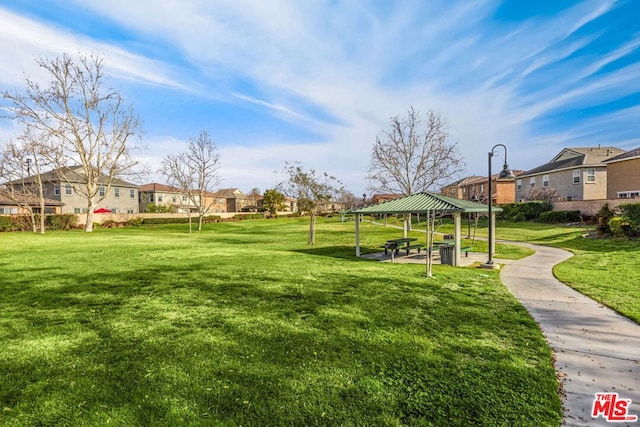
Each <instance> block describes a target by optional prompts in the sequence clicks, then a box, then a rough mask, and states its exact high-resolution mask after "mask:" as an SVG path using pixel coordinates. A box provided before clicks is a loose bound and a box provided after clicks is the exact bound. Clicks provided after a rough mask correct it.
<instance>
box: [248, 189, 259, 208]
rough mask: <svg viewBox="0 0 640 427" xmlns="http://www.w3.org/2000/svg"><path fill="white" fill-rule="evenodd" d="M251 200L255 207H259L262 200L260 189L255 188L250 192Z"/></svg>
mask: <svg viewBox="0 0 640 427" xmlns="http://www.w3.org/2000/svg"><path fill="white" fill-rule="evenodd" d="M248 195H249V200H251V204H252V205H253V206H255V207H257V206H258V199H259V198H260V196H261V194H260V189H259V188H258V187H254V188H252V189H251V191H250V192H249V194H248Z"/></svg>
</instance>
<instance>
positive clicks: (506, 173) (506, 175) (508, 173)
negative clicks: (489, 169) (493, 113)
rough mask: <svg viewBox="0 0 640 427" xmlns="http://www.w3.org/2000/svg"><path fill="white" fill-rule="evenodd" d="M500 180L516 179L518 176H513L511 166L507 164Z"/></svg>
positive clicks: (501, 172)
mask: <svg viewBox="0 0 640 427" xmlns="http://www.w3.org/2000/svg"><path fill="white" fill-rule="evenodd" d="M498 179H516V176H515V175H514V174H513V172H512V171H511V169H509V165H508V164H506V163H505V164H504V166H503V167H502V171H500V176H499V177H498Z"/></svg>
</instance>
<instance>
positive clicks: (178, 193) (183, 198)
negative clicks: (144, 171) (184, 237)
mask: <svg viewBox="0 0 640 427" xmlns="http://www.w3.org/2000/svg"><path fill="white" fill-rule="evenodd" d="M138 192H139V194H140V196H139V210H140V212H146V211H147V207H148V206H149V205H151V204H153V205H156V206H162V207H164V208H167V209H168V210H171V211H175V212H176V213H185V212H189V211H191V212H195V211H197V210H198V207H197V206H196V205H195V204H194V203H193V202H192V201H191V198H190V197H189V195H188V193H187V192H185V191H183V190H181V189H180V188H177V187H172V186H170V185H165V184H159V183H157V182H152V183H149V184H144V185H141V186H140V187H139V188H138Z"/></svg>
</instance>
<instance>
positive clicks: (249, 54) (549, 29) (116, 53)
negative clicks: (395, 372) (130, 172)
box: [0, 0, 640, 189]
mask: <svg viewBox="0 0 640 427" xmlns="http://www.w3.org/2000/svg"><path fill="white" fill-rule="evenodd" d="M73 1H75V3H76V5H77V7H78V8H80V9H82V10H84V11H90V12H91V13H93V14H95V15H96V16H97V17H98V18H97V19H105V20H107V21H108V22H111V23H113V24H114V26H120V27H122V28H126V29H127V31H128V32H129V34H131V35H132V36H135V37H136V43H131V44H129V45H127V46H123V45H118V44H114V43H112V44H108V43H106V42H103V41H100V40H95V39H93V38H91V37H89V36H85V35H82V34H77V33H74V32H71V31H69V30H67V29H65V28H63V27H60V26H58V25H56V24H52V23H50V22H45V21H36V20H35V18H25V17H21V16H19V15H16V14H15V13H13V12H11V11H9V10H8V9H2V8H0V22H2V23H4V22H8V23H11V25H9V24H8V25H7V26H0V47H2V48H3V49H4V50H5V51H7V52H9V55H10V56H11V57H10V59H11V60H12V61H15V64H16V66H15V67H13V68H12V69H9V67H7V66H4V67H2V69H1V70H0V71H3V73H0V76H2V77H0V82H2V84H7V83H11V84H14V83H15V82H17V81H18V80H20V79H19V77H20V78H21V76H18V75H17V71H16V70H20V71H22V70H32V69H33V68H32V65H29V64H30V63H31V62H32V56H33V54H40V53H41V52H45V53H51V54H56V53H57V52H61V51H70V52H75V51H77V50H79V49H80V50H92V51H99V52H106V55H107V56H108V58H107V59H108V61H107V62H108V64H109V66H110V67H111V68H113V69H114V70H115V71H116V72H117V75H118V77H121V78H125V79H127V80H129V81H132V82H141V83H142V84H144V85H158V86H166V87H169V88H171V89H172V90H175V91H178V92H181V93H184V94H185V96H188V97H194V98H198V99H200V100H203V99H204V100H206V99H208V100H210V101H212V102H218V103H220V102H222V103H223V104H224V103H228V105H233V106H246V108H251V109H259V110H260V111H263V112H265V113H266V114H268V115H271V116H273V117H275V119H276V120H277V121H281V122H282V123H283V124H286V125H287V126H290V127H294V128H299V129H302V130H304V131H305V132H307V133H308V134H310V135H314V138H313V140H311V141H304V140H291V138H296V137H289V136H282V137H277V136H275V135H276V134H277V132H274V133H272V134H271V135H269V136H268V138H265V136H264V135H260V134H259V133H257V132H256V134H254V135H252V134H251V129H246V128H244V129H242V137H240V136H238V137H237V138H234V137H233V130H230V131H228V132H227V135H229V136H228V138H227V139H226V140H225V141H223V143H222V144H221V150H222V151H223V158H224V157H226V158H228V159H237V158H241V159H242V162H236V163H229V164H228V165H227V166H225V168H224V173H225V174H226V176H228V179H227V182H228V183H229V185H230V186H232V185H238V186H243V183H244V182H247V184H246V185H245V187H246V186H250V184H249V181H250V180H258V181H264V182H269V179H271V178H270V176H271V174H272V172H273V170H274V169H277V168H280V167H281V166H282V162H283V161H284V160H300V161H303V162H308V164H309V166H310V167H315V168H318V169H325V170H328V171H329V172H331V173H333V174H336V175H339V176H340V175H342V176H346V177H349V179H350V180H351V182H350V184H351V186H352V187H354V189H357V188H360V189H363V188H364V186H365V185H366V184H365V183H364V182H363V177H364V175H366V170H367V165H368V161H369V153H370V148H371V145H372V143H373V141H374V140H375V136H376V134H377V133H378V132H379V131H380V130H381V129H382V128H385V127H386V126H387V124H388V120H389V117H391V116H393V115H396V114H404V113H405V112H406V110H407V108H408V107H409V106H415V107H416V108H418V109H419V110H422V111H425V110H427V109H434V110H436V111H440V112H442V113H443V115H444V116H445V117H447V118H448V120H449V122H450V124H451V135H452V138H453V139H454V140H457V141H459V145H460V148H461V151H462V152H463V153H464V154H465V157H466V158H467V164H468V168H467V171H466V172H468V173H479V172H481V171H482V170H483V169H484V168H485V167H486V165H485V163H484V161H481V162H478V159H484V158H485V157H486V152H487V151H488V149H489V147H491V146H492V145H494V144H496V143H507V144H509V145H510V146H512V147H513V149H512V151H513V153H512V154H511V155H510V157H511V160H510V161H511V163H512V166H513V167H515V168H519V169H526V168H529V167H533V166H536V165H537V164H539V163H542V162H546V161H548V157H550V155H551V154H550V150H551V151H554V150H556V149H558V150H559V149H560V148H561V147H562V146H563V144H572V145H576V144H577V145H589V144H590V143H592V142H593V143H595V142H596V141H600V139H602V131H599V129H605V128H606V127H607V123H610V122H611V121H613V122H615V123H616V125H617V126H618V127H619V128H621V129H623V130H624V129H628V128H629V127H630V126H631V125H632V123H637V116H634V114H637V110H636V109H633V108H632V109H628V111H627V110H622V111H619V112H617V113H611V114H609V115H607V114H603V115H601V116H600V117H599V118H597V119H595V120H590V121H589V122H587V121H582V122H581V121H576V122H575V123H573V124H572V125H571V127H568V125H567V124H566V123H555V124H554V126H555V127H554V126H551V125H548V126H549V129H541V128H536V126H538V125H539V121H540V120H541V119H543V118H549V117H550V116H553V114H556V113H557V112H558V111H565V110H571V109H580V108H584V107H588V106H595V105H599V104H603V103H610V102H612V101H615V100H616V99H617V98H619V97H623V96H625V94H629V93H634V92H638V91H639V90H640V87H639V86H640V66H638V65H637V64H630V65H626V66H619V67H613V69H611V70H609V71H607V72H603V71H604V70H605V69H607V68H610V67H612V65H615V63H616V62H617V61H619V60H621V59H624V58H626V57H628V56H629V55H633V54H634V53H636V52H637V50H638V48H639V47H640V39H639V38H638V36H637V34H633V33H632V32H630V34H629V35H628V37H627V39H626V40H622V41H621V42H620V43H618V44H617V45H613V46H612V47H611V48H610V49H609V50H607V51H600V52H591V53H589V54H586V53H585V52H589V48H590V46H591V45H592V44H594V43H596V42H598V41H599V40H600V38H601V37H603V34H604V32H605V31H606V27H605V26H603V25H602V24H601V22H604V21H603V19H605V18H606V17H607V15H608V14H609V13H611V12H612V11H614V10H616V8H618V7H622V6H624V4H623V3H619V2H617V1H614V0H587V1H583V2H579V3H577V4H575V5H573V6H571V7H565V8H564V9H563V10H562V11H559V12H558V13H556V14H553V15H547V16H544V17H542V16H540V17H532V18H530V19H527V20H523V21H519V22H502V21H497V20H495V19H494V13H495V12H496V10H497V9H498V8H499V6H500V5H501V2H500V1H498V0H485V1H474V2H469V1H456V2H450V1H429V2H424V1H407V2H402V3H396V2H388V3H387V2H381V3H376V4H375V5H374V3H369V2H367V1H344V2H333V1H329V0H317V1H313V2H301V1H294V0H270V1H268V2H261V1H252V0H215V1H206V2H205V1H198V0H180V1H177V0H176V1H165V2H163V3H162V7H159V6H158V5H157V4H156V3H154V2H131V1H130V0H110V1H102V2H86V1H82V0H73ZM374 6H375V7H374ZM376 7H377V8H380V9H376ZM382 9H383V10H382ZM16 43H17V44H16ZM145 45H147V46H149V45H154V46H156V45H157V46H166V47H167V49H166V50H167V51H169V52H170V53H167V54H166V55H163V49H162V48H157V46H156V49H146V50H145V49H138V50H137V51H136V50H134V49H135V46H145ZM9 46H19V47H18V48H13V47H12V48H10V49H9ZM151 51H152V52H153V55H154V56H153V57H151V56H149V55H151V54H150V53H148V52H151ZM176 57H177V59H179V63H180V66H179V67H178V66H174V65H171V64H170V63H171V61H173V60H175V59H176ZM634 119H635V122H634ZM552 122H553V120H548V121H547V123H552ZM636 126H637V125H636ZM247 134H249V138H251V139H253V140H259V141H261V143H260V144H255V145H250V144H246V143H244V141H243V138H247ZM616 135H617V138H618V139H617V140H615V141H612V143H616V142H619V143H620V144H630V141H634V138H633V137H630V136H629V135H628V134H625V133H624V132H623V131H620V132H618V133H616ZM149 140H150V143H149V144H148V145H150V146H152V147H153V149H154V150H156V154H155V155H153V156H149V161H151V162H153V161H156V162H157V160H158V158H161V157H162V154H164V153H166V152H168V151H171V150H174V149H178V148H179V147H180V142H179V140H177V139H175V136H171V135H149ZM578 142H579V144H578ZM623 148H624V147H623ZM629 148H631V147H629ZM520 153H523V154H520ZM239 164H241V165H242V166H239ZM249 172H251V173H249ZM243 177H244V178H243ZM231 180H233V181H234V182H237V184H233V183H232V182H231ZM254 186H255V185H254Z"/></svg>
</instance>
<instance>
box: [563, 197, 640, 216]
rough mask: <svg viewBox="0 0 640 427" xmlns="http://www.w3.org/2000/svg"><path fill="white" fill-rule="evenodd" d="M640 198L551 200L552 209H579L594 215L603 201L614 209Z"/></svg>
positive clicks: (637, 201)
mask: <svg viewBox="0 0 640 427" xmlns="http://www.w3.org/2000/svg"><path fill="white" fill-rule="evenodd" d="M639 202H640V199H609V200H606V199H603V200H576V201H572V202H552V203H551V205H552V206H553V210H554V211H580V213H581V214H582V215H585V216H595V215H596V214H597V213H598V211H599V210H600V209H601V208H602V206H604V204H605V203H608V204H609V207H610V208H611V209H615V208H616V207H617V206H618V205H621V204H623V203H639Z"/></svg>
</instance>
